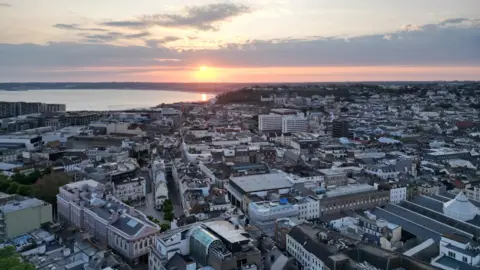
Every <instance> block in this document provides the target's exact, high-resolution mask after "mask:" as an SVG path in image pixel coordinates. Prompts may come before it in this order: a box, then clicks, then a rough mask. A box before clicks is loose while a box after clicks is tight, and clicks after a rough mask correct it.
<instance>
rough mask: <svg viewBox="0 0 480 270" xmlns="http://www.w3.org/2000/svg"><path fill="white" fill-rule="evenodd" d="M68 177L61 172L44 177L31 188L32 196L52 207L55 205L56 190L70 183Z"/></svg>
mask: <svg viewBox="0 0 480 270" xmlns="http://www.w3.org/2000/svg"><path fill="white" fill-rule="evenodd" d="M70 180H71V178H70V176H69V175H68V174H66V173H63V172H56V173H51V174H48V175H44V176H43V177H42V178H40V179H39V180H38V181H37V182H36V183H35V185H34V186H33V187H32V195H33V196H34V197H36V198H38V199H40V200H44V201H46V202H48V203H50V204H52V205H56V201H57V197H56V196H57V194H58V189H59V188H60V187H61V186H64V185H66V184H68V183H70Z"/></svg>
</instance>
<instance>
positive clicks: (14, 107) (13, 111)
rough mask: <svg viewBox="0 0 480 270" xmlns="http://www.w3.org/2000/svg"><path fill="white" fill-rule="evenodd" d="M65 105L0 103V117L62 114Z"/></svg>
mask: <svg viewBox="0 0 480 270" xmlns="http://www.w3.org/2000/svg"><path fill="white" fill-rule="evenodd" d="M65 110H66V106H65V104H46V103H40V102H5V101H2V102H0V117H1V118H4V117H11V116H19V115H27V114H37V113H44V112H64V111H65Z"/></svg>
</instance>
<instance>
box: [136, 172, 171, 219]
mask: <svg viewBox="0 0 480 270" xmlns="http://www.w3.org/2000/svg"><path fill="white" fill-rule="evenodd" d="M140 176H142V177H144V178H145V181H146V188H147V197H146V198H145V204H144V205H141V206H136V207H135V208H136V209H138V210H139V211H141V212H142V213H144V214H145V215H147V216H152V217H154V218H156V219H158V220H159V221H160V222H163V221H164V219H163V212H162V211H158V210H156V209H155V198H154V196H155V194H154V193H153V191H154V188H153V181H152V179H151V177H150V174H149V173H148V171H146V172H144V171H141V172H140Z"/></svg>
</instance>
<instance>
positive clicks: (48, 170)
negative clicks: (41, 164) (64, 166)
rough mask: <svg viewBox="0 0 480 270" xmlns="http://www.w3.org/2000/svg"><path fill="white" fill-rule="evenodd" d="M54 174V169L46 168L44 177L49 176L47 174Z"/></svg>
mask: <svg viewBox="0 0 480 270" xmlns="http://www.w3.org/2000/svg"><path fill="white" fill-rule="evenodd" d="M51 173H52V167H50V166H49V167H46V168H45V169H44V170H43V175H47V174H51Z"/></svg>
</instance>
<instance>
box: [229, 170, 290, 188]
mask: <svg viewBox="0 0 480 270" xmlns="http://www.w3.org/2000/svg"><path fill="white" fill-rule="evenodd" d="M230 181H231V182H233V183H234V184H236V185H237V186H238V187H239V188H240V189H242V190H243V191H244V192H246V193H249V192H254V191H262V190H271V189H282V188H291V187H292V183H291V182H290V181H289V180H288V178H287V176H286V175H285V174H283V173H278V172H274V173H267V174H257V175H248V176H239V177H230Z"/></svg>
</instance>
